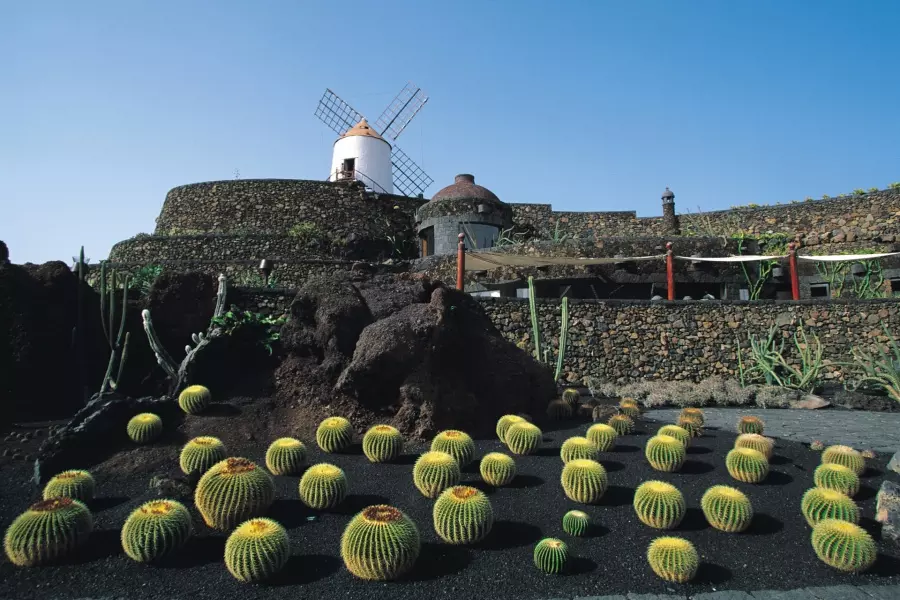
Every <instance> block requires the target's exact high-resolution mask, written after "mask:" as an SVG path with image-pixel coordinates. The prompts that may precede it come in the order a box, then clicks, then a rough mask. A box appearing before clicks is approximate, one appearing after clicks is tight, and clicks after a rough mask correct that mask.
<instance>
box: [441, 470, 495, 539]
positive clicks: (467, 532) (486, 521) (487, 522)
mask: <svg viewBox="0 0 900 600" xmlns="http://www.w3.org/2000/svg"><path fill="white" fill-rule="evenodd" d="M433 514H434V530H435V531H436V532H437V534H438V536H440V538H441V539H442V540H444V541H445V542H447V543H448V544H474V543H476V542H480V541H481V540H483V539H484V538H485V537H486V536H487V534H488V533H490V531H491V527H493V525H494V509H493V507H492V506H491V501H490V500H488V497H487V496H485V495H484V492H482V491H481V490H478V489H475V488H473V487H469V486H467V485H457V486H453V487H452V488H449V489H447V490H444V491H443V492H442V493H441V495H440V496H438V499H437V500H436V501H435V503H434V513H433Z"/></svg>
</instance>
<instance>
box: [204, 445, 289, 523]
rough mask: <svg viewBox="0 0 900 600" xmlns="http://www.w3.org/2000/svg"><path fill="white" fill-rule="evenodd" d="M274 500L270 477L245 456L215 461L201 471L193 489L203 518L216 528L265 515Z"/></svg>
mask: <svg viewBox="0 0 900 600" xmlns="http://www.w3.org/2000/svg"><path fill="white" fill-rule="evenodd" d="M274 500H275V483H274V482H273V481H272V476H271V475H269V474H268V473H266V472H265V471H264V470H263V469H262V468H260V467H259V465H257V464H256V463H254V462H253V461H250V460H247V459H246V458H235V457H232V458H226V459H225V460H223V461H221V462H219V463H216V464H215V465H213V466H212V467H211V468H210V469H209V470H208V471H207V472H206V473H204V474H203V476H202V477H201V478H200V481H199V482H198V483H197V489H196V491H195V492H194V503H195V504H196V505H197V509H198V510H199V511H200V515H201V516H202V517H203V521H204V522H205V523H206V524H207V525H208V526H209V527H211V528H212V529H218V530H220V531H227V530H229V529H233V528H234V527H237V526H238V524H240V523H242V522H244V521H246V520H247V519H252V518H254V517H261V516H263V515H265V513H266V511H267V510H269V507H270V506H271V505H272V502H273V501H274Z"/></svg>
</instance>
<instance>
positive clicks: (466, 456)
mask: <svg viewBox="0 0 900 600" xmlns="http://www.w3.org/2000/svg"><path fill="white" fill-rule="evenodd" d="M431 449H432V450H433V451H435V452H446V453H447V454H449V455H450V456H452V457H453V458H455V459H456V462H458V463H459V466H460V468H464V467H466V466H467V465H468V464H469V463H470V462H472V461H473V460H475V442H473V441H472V438H471V437H469V434H467V433H465V432H463V431H458V430H456V429H448V430H446V431H442V432H440V433H439V434H437V435H436V436H434V439H433V440H431Z"/></svg>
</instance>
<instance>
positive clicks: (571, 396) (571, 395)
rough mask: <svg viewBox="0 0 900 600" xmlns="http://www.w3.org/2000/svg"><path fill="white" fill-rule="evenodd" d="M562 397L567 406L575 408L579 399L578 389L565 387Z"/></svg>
mask: <svg viewBox="0 0 900 600" xmlns="http://www.w3.org/2000/svg"><path fill="white" fill-rule="evenodd" d="M562 399H563V400H565V401H566V403H567V404H568V405H569V406H571V407H572V408H575V406H576V405H577V404H578V401H579V400H580V399H581V394H580V393H578V390H576V389H575V388H566V389H564V390H563V393H562Z"/></svg>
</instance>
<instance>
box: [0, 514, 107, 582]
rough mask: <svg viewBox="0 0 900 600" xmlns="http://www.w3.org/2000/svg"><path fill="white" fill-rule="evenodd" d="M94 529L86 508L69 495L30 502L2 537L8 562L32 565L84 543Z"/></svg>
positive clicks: (58, 557)
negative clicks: (68, 496) (34, 502)
mask: <svg viewBox="0 0 900 600" xmlns="http://www.w3.org/2000/svg"><path fill="white" fill-rule="evenodd" d="M93 528H94V519H93V517H92V516H91V512H90V511H89V510H88V509H87V507H86V506H85V505H84V504H82V503H81V502H80V501H78V500H73V499H71V498H51V499H50V500H42V501H40V502H38V503H36V504H32V505H31V506H30V507H29V508H28V510H26V511H25V512H24V513H22V514H21V515H19V516H18V517H16V519H15V520H14V521H13V522H12V524H11V525H10V526H9V529H7V530H6V535H5V536H4V537H3V550H4V551H5V552H6V557H7V558H9V562H11V563H12V564H14V565H16V566H19V567H34V566H38V565H45V564H49V563H52V562H55V561H57V560H59V559H61V558H63V557H65V556H67V555H70V554H71V553H72V552H73V551H75V550H76V549H77V548H79V547H80V546H81V545H82V544H84V543H85V542H86V541H87V539H88V537H89V536H90V534H91V531H92V530H93Z"/></svg>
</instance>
